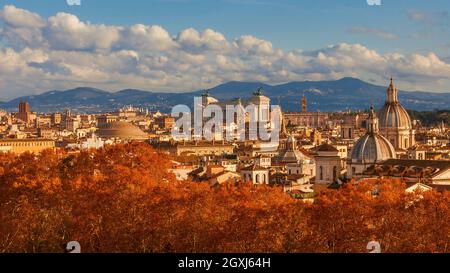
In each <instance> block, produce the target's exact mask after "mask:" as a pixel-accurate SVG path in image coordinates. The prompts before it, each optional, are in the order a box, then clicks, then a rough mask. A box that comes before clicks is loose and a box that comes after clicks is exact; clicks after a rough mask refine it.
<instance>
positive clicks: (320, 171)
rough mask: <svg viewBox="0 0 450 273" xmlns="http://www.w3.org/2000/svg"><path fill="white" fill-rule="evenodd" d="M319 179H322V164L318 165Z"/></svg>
mask: <svg viewBox="0 0 450 273" xmlns="http://www.w3.org/2000/svg"><path fill="white" fill-rule="evenodd" d="M319 179H320V180H323V167H322V166H320V167H319Z"/></svg>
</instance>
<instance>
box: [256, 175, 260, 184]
mask: <svg viewBox="0 0 450 273" xmlns="http://www.w3.org/2000/svg"><path fill="white" fill-rule="evenodd" d="M259 182H260V175H259V174H257V175H256V184H259Z"/></svg>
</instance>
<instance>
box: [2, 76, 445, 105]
mask: <svg viewBox="0 0 450 273" xmlns="http://www.w3.org/2000/svg"><path fill="white" fill-rule="evenodd" d="M259 87H262V88H263V89H264V94H265V95H266V96H268V97H270V98H271V99H272V104H277V103H278V102H280V104H281V106H282V108H283V110H285V111H299V109H300V99H301V96H302V95H305V96H306V97H307V99H308V104H309V105H308V106H309V109H310V110H311V111H338V110H345V109H349V108H350V109H353V110H361V109H367V108H368V107H369V106H370V105H371V104H374V105H375V106H377V107H381V105H382V104H383V103H384V101H385V96H386V88H387V86H378V85H375V84H372V83H368V82H365V81H362V80H360V79H357V78H352V77H344V78H341V79H339V80H328V81H293V82H287V83H283V84H277V85H270V84H265V83H261V82H242V81H230V82H225V83H222V84H220V85H217V86H215V87H213V88H211V89H209V90H208V92H209V93H210V95H211V96H213V97H215V98H217V99H218V100H221V101H223V100H231V99H234V98H236V97H241V98H248V97H251V96H252V94H253V92H254V91H255V90H257V89H258V88H259ZM203 92H204V91H189V92H179V93H166V92H155V91H147V90H140V89H132V88H127V89H123V90H119V91H116V92H109V91H105V90H102V89H98V88H91V87H77V88H73V89H68V90H52V91H47V92H44V93H42V94H39V95H30V96H22V97H18V98H15V99H12V100H10V101H6V102H0V108H3V109H6V110H8V111H17V107H18V104H19V102H20V101H28V102H29V103H30V107H31V109H32V110H33V111H37V112H41V113H42V112H56V111H60V112H61V111H63V110H64V109H65V108H71V109H72V110H74V111H77V112H81V113H97V112H105V111H114V110H117V109H118V108H121V107H123V106H125V105H133V106H137V107H145V108H148V109H149V110H161V111H164V112H170V110H171V108H172V107H173V106H174V105H177V104H188V105H189V106H192V104H193V97H194V96H198V95H200V94H202V93H203ZM399 99H400V101H401V103H402V104H403V105H404V106H405V108H407V109H412V110H434V109H447V108H448V105H450V93H437V92H425V91H399Z"/></svg>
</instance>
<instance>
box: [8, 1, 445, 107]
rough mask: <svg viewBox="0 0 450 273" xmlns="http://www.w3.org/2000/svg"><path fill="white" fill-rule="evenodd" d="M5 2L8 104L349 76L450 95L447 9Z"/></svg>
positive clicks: (421, 4)
mask: <svg viewBox="0 0 450 273" xmlns="http://www.w3.org/2000/svg"><path fill="white" fill-rule="evenodd" d="M3 2H4V6H0V7H1V11H0V29H1V32H0V33H1V34H0V35H1V37H2V39H1V42H0V57H1V58H2V60H4V61H3V62H0V71H1V74H0V89H1V92H0V100H8V99H12V98H16V97H20V96H23V95H32V94H39V93H42V92H45V91H50V90H65V89H70V88H75V87H79V86H89V87H94V88H100V89H105V90H121V89H127V88H135V89H143V90H151V91H162V92H168V91H170V92H173V91H192V90H200V89H204V88H210V87H213V86H216V85H218V84H221V83H224V82H227V81H233V80H237V81H260V82H264V83H269V84H278V83H284V82H289V81H302V80H313V81H314V80H333V79H339V78H342V77H348V76H350V77H357V78H360V79H362V80H365V81H368V82H371V83H374V84H378V85H383V84H385V82H386V80H387V78H388V77H389V76H390V75H392V76H394V77H395V78H396V80H397V82H398V84H399V86H402V89H404V90H425V91H435V92H448V91H450V76H449V75H450V56H448V48H449V46H450V41H446V39H448V38H447V37H448V35H446V34H448V24H449V13H448V10H449V4H448V2H444V1H434V2H433V5H430V4H429V3H428V4H426V3H425V1H396V2H393V1H383V2H382V6H369V5H367V3H366V1H339V3H338V2H332V3H328V2H327V6H326V8H324V5H323V2H322V1H318V2H317V3H316V2H314V3H311V2H308V3H306V2H300V3H298V2H297V1H277V2H271V1H259V0H258V1H244V2H243V3H240V1H217V2H216V1H214V3H208V2H206V1H188V0H184V1H134V2H133V4H134V5H135V7H136V8H133V9H128V10H127V9H125V8H124V6H123V5H124V4H126V3H123V2H113V3H110V2H108V3H105V2H101V1H96V2H95V3H94V2H91V1H82V5H81V6H69V5H67V3H66V2H65V1H60V2H55V3H54V4H53V3H52V5H49V4H43V3H37V2H35V1H20V2H18V1H2V4H3ZM319 2H322V3H319ZM137 7H139V8H137ZM237 7H239V9H237ZM131 10H132V11H133V12H134V13H133V15H132V14H130V11H131ZM233 11H234V12H233ZM121 13H123V14H121ZM119 14H120V16H118V15H119ZM199 14H203V15H204V16H199ZM350 14H351V15H352V16H351V17H350V16H349V15H350ZM295 15H297V16H295ZM324 18H326V19H324ZM380 18H383V20H380ZM324 34H325V35H324ZM424 35H425V36H424Z"/></svg>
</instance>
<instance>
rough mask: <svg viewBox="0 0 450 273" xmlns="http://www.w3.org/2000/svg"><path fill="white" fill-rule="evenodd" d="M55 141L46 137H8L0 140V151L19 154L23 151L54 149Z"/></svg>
mask: <svg viewBox="0 0 450 273" xmlns="http://www.w3.org/2000/svg"><path fill="white" fill-rule="evenodd" d="M54 148H55V141H53V140H47V139H8V140H0V151H3V152H11V153H15V154H21V153H25V152H30V153H40V152H42V151H44V150H46V149H54Z"/></svg>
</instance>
